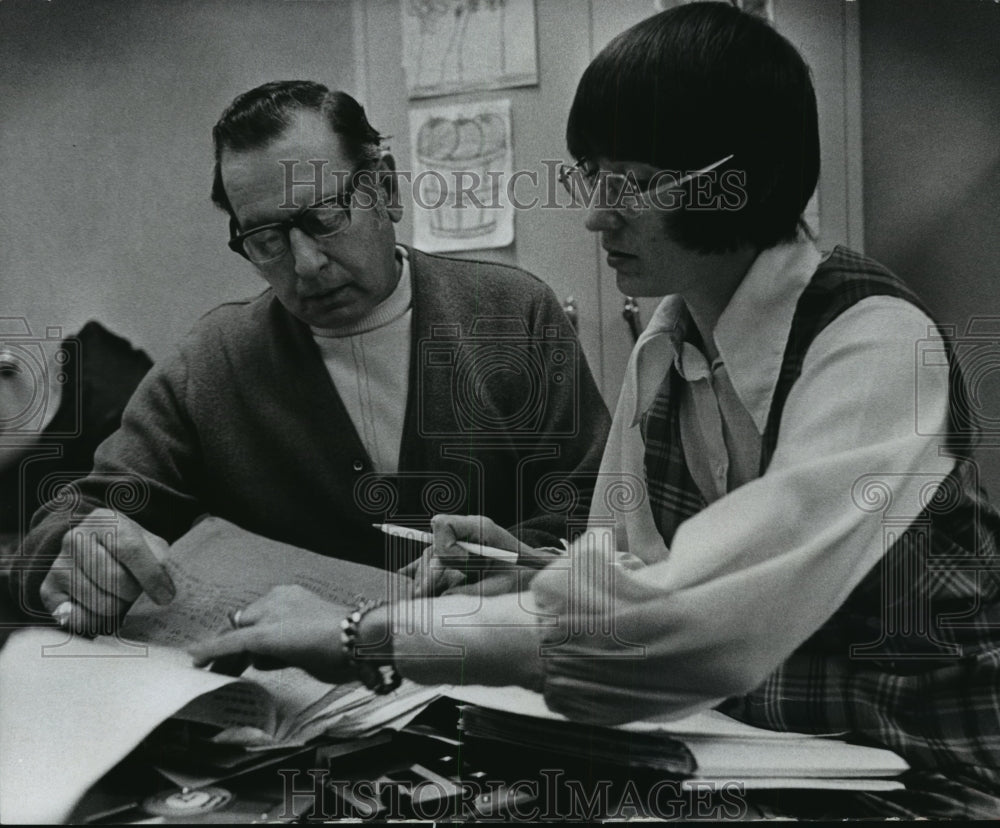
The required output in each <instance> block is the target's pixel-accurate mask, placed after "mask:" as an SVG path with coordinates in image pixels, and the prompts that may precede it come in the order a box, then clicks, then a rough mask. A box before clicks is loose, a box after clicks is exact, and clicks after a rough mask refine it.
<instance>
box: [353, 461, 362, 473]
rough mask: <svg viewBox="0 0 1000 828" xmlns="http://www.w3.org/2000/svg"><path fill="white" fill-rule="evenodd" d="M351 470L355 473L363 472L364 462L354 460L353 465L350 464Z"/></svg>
mask: <svg viewBox="0 0 1000 828" xmlns="http://www.w3.org/2000/svg"><path fill="white" fill-rule="evenodd" d="M352 468H353V469H354V471H356V472H359V471H364V470H365V462H364V460H355V461H354V463H353V464H352Z"/></svg>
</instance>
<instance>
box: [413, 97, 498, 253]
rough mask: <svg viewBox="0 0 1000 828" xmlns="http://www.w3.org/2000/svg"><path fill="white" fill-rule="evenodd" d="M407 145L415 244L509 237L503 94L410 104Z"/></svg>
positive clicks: (489, 242) (475, 245) (486, 242)
mask: <svg viewBox="0 0 1000 828" xmlns="http://www.w3.org/2000/svg"><path fill="white" fill-rule="evenodd" d="M410 146H411V147H412V148H413V159H412V163H413V166H412V170H413V178H412V187H413V204H414V211H413V243H414V245H415V246H416V247H419V248H421V249H423V250H429V251H438V252H441V251H449V250H478V249H483V248H489V247H506V246H507V245H508V244H510V243H511V242H512V241H513V240H514V210H513V207H511V206H510V204H509V203H508V200H507V198H506V187H507V183H508V182H509V181H510V180H511V177H512V174H513V168H514V162H513V152H512V147H511V128H510V101H509V100H498V101H486V102H477V103H467V104H458V105H452V106H435V107H427V108H422V109H414V110H411V111H410Z"/></svg>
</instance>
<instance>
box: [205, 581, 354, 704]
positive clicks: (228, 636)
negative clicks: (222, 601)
mask: <svg viewBox="0 0 1000 828" xmlns="http://www.w3.org/2000/svg"><path fill="white" fill-rule="evenodd" d="M350 612H351V609H350V608H348V607H343V606H340V605H339V604H334V603H332V602H330V601H326V600H324V599H322V598H320V597H319V596H318V595H316V594H315V593H314V592H310V591H309V590H307V589H304V588H303V587H300V586H278V587H274V588H273V589H272V590H271V591H270V592H269V593H268V594H267V595H265V596H264V597H263V598H260V599H258V600H257V601H254V602H253V603H252V604H250V605H249V606H247V607H245V608H244V609H242V610H240V611H239V613H237V614H235V615H234V616H233V618H234V623H235V624H236V626H237V629H234V630H232V631H231V632H225V633H223V634H222V635H220V636H217V637H215V638H211V639H209V640H207V641H202V642H199V643H198V644H196V645H194V646H193V647H191V648H189V652H190V653H191V655H192V656H193V657H194V663H195V666H196V667H204V666H205V665H207V664H209V663H210V662H212V661H214V660H215V659H218V658H221V657H223V656H230V655H235V654H238V653H247V654H249V655H250V656H251V664H253V666H254V667H256V668H257V669H259V670H273V669H279V668H281V667H289V666H293V667H301V668H302V669H303V670H306V671H308V672H309V673H311V674H312V675H313V676H315V677H316V678H318V679H319V680H320V681H326V682H330V683H331V684H336V683H338V682H343V681H351V680H353V679H354V678H355V676H354V674H353V670H352V666H351V665H350V664H349V663H348V661H347V658H346V657H345V655H344V648H343V645H342V644H341V641H340V633H341V627H340V624H341V622H342V621H343V620H344V619H345V618H346V617H347V616H348V614H349V613H350Z"/></svg>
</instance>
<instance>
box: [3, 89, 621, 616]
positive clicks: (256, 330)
mask: <svg viewBox="0 0 1000 828" xmlns="http://www.w3.org/2000/svg"><path fill="white" fill-rule="evenodd" d="M213 137H214V143H215V172H214V181H213V186H212V198H213V201H214V202H215V203H216V204H217V205H218V206H219V207H221V208H222V209H224V210H225V211H226V212H227V213H228V215H229V220H230V236H231V239H230V242H229V246H230V247H231V249H232V250H233V251H235V252H236V253H238V254H240V255H241V256H243V257H245V258H246V259H248V260H249V261H250V262H251V263H252V264H253V265H254V267H255V268H256V270H257V272H258V273H259V274H260V276H261V277H263V279H264V280H265V281H266V282H267V284H268V286H269V287H268V289H267V290H266V291H265V292H264V293H262V294H261V295H260V296H258V297H257V298H255V299H253V300H250V301H245V302H233V303H228V304H225V305H222V306H220V307H219V308H216V309H215V310H213V311H211V312H210V313H208V314H207V315H206V316H205V317H204V318H203V319H202V320H201V321H200V322H199V323H198V325H197V326H196V327H195V329H194V330H193V332H192V333H191V334H190V335H189V336H188V338H187V339H186V340H185V341H184V342H183V343H182V344H181V346H180V349H179V354H178V355H177V356H176V357H175V358H173V359H171V360H168V361H166V362H164V363H163V364H160V365H157V366H156V367H155V368H154V370H153V371H152V373H151V375H150V376H149V377H148V378H147V380H146V381H145V382H144V383H143V385H142V386H141V387H140V388H139V390H138V392H137V393H136V396H135V398H134V399H133V401H132V403H131V404H130V406H129V408H128V410H127V411H126V413H125V417H124V420H123V424H122V427H121V429H120V430H119V431H118V432H117V433H116V434H114V435H113V436H112V437H111V438H110V439H109V440H108V441H107V442H106V443H104V444H103V445H102V446H101V448H100V450H99V451H98V452H97V456H96V461H95V470H94V473H93V474H92V475H91V476H89V477H87V478H86V479H84V480H81V481H78V482H77V483H75V484H74V488H75V489H76V491H77V493H78V496H79V498H80V500H81V501H82V505H78V506H77V508H76V511H75V513H73V514H68V511H69V510H66V509H62V508H61V506H62V505H64V504H63V503H52V504H50V505H49V506H48V507H43V508H42V509H41V510H40V511H39V513H38V514H37V515H36V517H35V519H34V521H33V529H32V532H31V533H30V534H29V536H28V538H27V539H26V542H25V545H24V551H25V553H27V554H26V556H25V565H24V566H23V567H21V569H22V570H23V576H24V577H23V578H21V579H20V588H21V593H20V594H19V595H18V596H17V600H28V601H29V602H32V604H33V605H36V606H37V603H38V598H40V601H41V605H42V607H43V608H44V610H46V611H47V612H49V613H52V614H53V615H55V616H56V618H57V619H58V620H59V621H60V622H62V623H64V624H65V625H67V626H68V627H70V628H71V629H79V630H86V631H92V630H96V629H108V628H112V629H113V628H114V625H115V623H116V621H117V620H118V619H119V618H120V617H121V615H122V614H123V613H124V611H125V610H127V608H128V606H129V605H130V604H131V602H132V601H134V599H135V598H136V597H137V596H138V595H139V594H140V593H141V592H143V591H145V592H147V593H149V595H150V597H152V598H153V599H154V600H155V601H157V602H160V603H164V602H168V601H169V600H170V599H171V597H172V594H173V589H174V588H173V585H172V583H171V581H170V578H169V576H168V575H167V573H166V570H165V569H164V568H163V566H162V565H161V564H160V562H159V560H158V557H159V555H160V553H161V552H162V549H161V548H160V547H162V545H163V543H164V540H165V541H167V542H172V541H173V540H175V539H176V538H177V537H179V536H180V535H182V534H183V533H184V532H185V531H186V530H187V529H188V528H189V527H190V526H191V525H192V523H193V522H194V521H195V520H196V519H197V518H198V517H199V516H200V515H202V514H204V513H210V514H212V515H215V516H218V517H222V518H225V519H227V520H229V521H231V522H233V523H236V524H238V525H240V526H242V527H243V528H245V529H248V530H251V531H253V532H256V533H258V534H260V535H263V536H266V537H270V538H274V539H276V540H280V541H284V542H287V543H290V544H293V545H296V546H299V547H304V548H306V549H311V550H314V551H316V552H319V553H322V554H326V555H330V556H334V557H340V558H344V559H348V560H352V561H357V562H361V563H367V564H371V565H374V566H383V567H390V568H397V567H399V566H401V565H404V564H408V563H410V562H411V561H412V560H413V558H414V557H415V556H416V555H417V554H418V553H419V551H420V548H422V547H419V548H415V549H411V550H403V551H402V552H400V553H399V554H400V556H401V559H400V560H389V559H388V556H387V549H388V548H389V547H388V544H387V540H386V538H385V536H384V535H382V534H381V533H380V532H378V531H376V529H374V528H373V527H372V524H373V523H375V522H385V521H391V520H392V519H393V518H395V517H397V516H402V517H405V518H406V520H405V522H406V523H407V525H416V524H419V523H420V522H421V521H424V522H426V521H427V520H429V518H430V516H431V515H432V514H434V512H437V511H465V510H468V511H476V512H483V513H485V514H489V515H491V516H492V517H493V518H494V519H496V520H497V521H498V522H500V523H502V524H504V525H508V526H512V525H514V524H518V527H517V529H515V532H516V534H517V535H518V536H519V537H520V538H521V539H522V540H523V541H524V542H526V543H528V544H530V545H532V546H539V545H549V546H554V545H557V544H558V541H559V538H560V537H561V536H562V535H563V534H564V531H563V526H562V525H561V523H560V521H557V520H555V519H554V518H551V517H550V516H545V515H542V514H538V515H536V514H535V513H536V511H537V510H536V499H537V498H538V497H539V496H541V495H542V494H543V493H544V487H545V485H546V481H548V482H549V483H550V484H555V483H556V482H557V481H556V479H557V478H558V477H559V475H560V474H562V473H565V474H569V473H570V472H574V470H575V473H576V474H578V475H581V474H584V473H585V471H586V470H587V469H590V471H591V472H593V471H595V470H596V466H597V462H598V460H599V458H600V452H601V448H602V446H603V442H604V439H605V436H606V433H607V426H608V420H609V418H608V415H607V409H606V407H605V405H604V403H603V401H602V399H601V396H600V394H599V392H598V391H597V388H596V386H595V384H594V382H593V379H592V377H591V375H590V372H589V369H588V367H587V364H586V361H585V359H584V357H583V354H582V352H581V351H580V350H579V347H578V343H577V340H576V338H575V335H574V332H573V331H572V329H571V327H570V326H569V323H568V320H567V318H566V316H565V314H564V313H563V311H562V308H561V306H560V305H559V303H558V301H557V300H556V298H555V296H554V295H553V293H552V291H551V290H550V289H549V288H548V287H547V286H546V285H544V283H542V282H541V281H540V280H538V279H537V278H535V277H534V276H532V275H530V274H528V273H526V272H524V271H522V270H519V269H517V268H514V267H509V266H504V265H497V264H490V263H485V262H472V261H461V260H456V259H449V258H444V257H440V256H432V255H428V254H424V253H421V252H420V251H417V250H413V249H409V248H407V247H404V246H402V245H397V244H396V238H395V229H394V225H395V223H396V222H398V221H399V219H400V217H401V214H402V207H401V205H400V203H399V199H398V197H397V193H396V191H395V188H394V176H393V171H394V161H393V158H392V156H391V155H389V154H388V153H387V152H385V151H384V150H383V149H382V146H381V136H380V135H379V134H378V132H377V131H376V130H374V129H373V128H372V126H371V125H370V124H369V123H368V120H367V118H366V116H365V113H364V110H363V109H362V107H361V106H360V105H359V104H358V103H357V101H355V100H354V99H353V98H351V97H350V96H349V95H347V94H345V93H343V92H336V91H330V90H328V89H327V88H326V87H324V86H321V85H319V84H316V83H311V82H304V81H301V82H300V81H288V82H275V83H270V84H266V85H264V86H261V87H259V88H257V89H254V90H251V91H250V92H247V93H245V94H244V95H241V96H239V97H238V98H237V99H236V100H235V101H234V102H233V103H232V105H231V106H230V107H229V108H228V109H227V110H226V112H224V113H223V115H222V117H221V118H220V120H219V122H218V123H217V124H216V126H215V128H214V132H213ZM529 403H530V405H529ZM526 406H527V407H526ZM532 406H533V407H532ZM577 479H579V478H577ZM123 487H124V488H123ZM129 487H131V491H132V494H131V499H129V498H126V500H127V501H128V502H126V503H125V504H124V505H122V507H121V508H120V509H119V510H118V513H117V514H114V515H110V513H109V509H108V507H109V506H114V503H113V501H114V499H115V495H116V493H118V494H121V492H122V491H124V490H126V489H128V488H129ZM91 509H93V510H94V511H93V512H91V513H90V514H89V515H87V512H88V511H90V510H91ZM109 515H110V516H111V517H113V518H114V525H115V527H116V529H115V531H116V533H117V534H116V537H117V544H116V546H114V547H113V548H111V547H112V545H111V544H109V543H107V542H106V541H104V540H103V537H101V538H100V539H98V540H96V541H95V540H93V538H94V535H95V533H99V532H100V531H101V530H100V527H101V525H102V522H103V523H104V524H107V521H108V519H109ZM393 549H394V550H397V551H398V549H399V544H398V542H395V543H394V546H393ZM154 550H156V553H154ZM234 555H235V553H234ZM50 564H52V566H51V569H50V568H49V565H50ZM234 565H238V559H235V558H234ZM439 574H441V573H439ZM444 575H445V576H446V579H445V582H444V583H438V584H437V585H436V586H437V588H438V589H441V588H443V587H447V586H455V585H457V584H458V583H459V582H460V581H461V580H462V579H463V578H462V575H461V574H460V573H456V572H451V573H447V572H446V573H444Z"/></svg>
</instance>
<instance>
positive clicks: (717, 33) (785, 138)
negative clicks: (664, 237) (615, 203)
mask: <svg viewBox="0 0 1000 828" xmlns="http://www.w3.org/2000/svg"><path fill="white" fill-rule="evenodd" d="M566 143H567V145H568V147H569V151H570V153H572V155H573V156H574V157H575V158H577V159H587V160H589V161H596V160H597V159H606V160H608V161H619V162H623V161H624V162H628V161H632V162H639V163H645V164H650V165H653V166H655V167H657V168H659V169H665V170H671V171H681V172H689V171H692V170H697V169H700V168H702V167H706V166H708V165H709V164H711V163H713V162H715V161H717V160H719V159H720V158H724V157H725V156H727V155H729V154H730V153H732V154H733V158H732V159H731V160H730V161H729V162H727V163H726V164H725V165H723V166H722V167H720V168H719V172H720V174H722V171H725V170H735V171H739V172H738V173H730V175H744V176H745V180H744V181H743V183H742V189H743V190H744V191H745V193H746V199H745V203H743V205H742V206H741V208H740V209H729V210H724V209H713V210H709V211H705V210H694V209H689V208H688V206H686V205H685V206H684V207H681V208H679V209H678V210H677V211H676V212H674V213H673V214H672V216H673V219H672V221H671V222H670V225H669V226H670V228H671V234H672V235H673V237H674V238H675V239H676V240H677V242H678V243H679V244H681V245H683V246H685V247H687V248H689V249H693V250H699V251H701V252H704V253H709V252H721V251H725V250H731V249H733V248H735V247H736V246H738V245H740V244H743V243H749V244H750V245H752V246H753V247H756V248H758V249H762V248H765V247H769V246H771V245H773V244H775V243H777V242H779V241H782V240H787V239H789V238H794V236H795V232H796V227H797V225H798V222H799V219H800V217H801V215H802V212H803V210H804V209H805V206H806V204H807V203H808V201H809V198H810V197H811V196H812V193H813V191H814V190H815V189H816V181H817V179H818V177H819V129H818V125H817V117H816V94H815V91H814V90H813V84H812V80H811V78H810V73H809V67H808V66H806V64H805V61H803V59H802V57H801V56H800V55H799V53H798V52H797V51H796V49H795V47H794V46H792V44H791V43H789V42H788V41H787V40H786V39H785V38H784V37H782V36H781V35H779V34H778V33H777V32H776V31H775V30H774V29H773V28H771V26H769V25H768V24H767V23H766V22H765V21H763V20H761V19H760V18H757V17H754V16H752V15H749V14H746V13H744V12H742V11H740V10H739V9H736V8H733V7H732V6H729V5H727V4H724V3H718V2H708V3H691V4H686V5H682V6H676V7H674V8H672V9H669V10H668V11H665V12H661V13H660V14H657V15H654V16H653V17H650V18H648V19H646V20H643V21H642V22H641V23H638V24H637V25H635V26H633V27H632V28H631V29H629V30H627V31H626V32H623V33H622V34H620V35H619V36H618V37H616V38H615V39H614V40H612V41H611V43H609V44H608V45H607V46H606V47H605V48H604V49H603V50H602V51H601V53H600V54H599V55H597V57H595V58H594V60H593V61H592V62H591V64H590V65H589V66H588V67H587V69H586V71H585V72H584V74H583V77H582V78H581V79H580V83H579V86H578V87H577V90H576V96H575V98H574V99H573V106H572V108H571V110H570V114H569V121H568V123H567V126H566ZM737 180H738V179H737ZM689 186H690V185H689Z"/></svg>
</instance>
